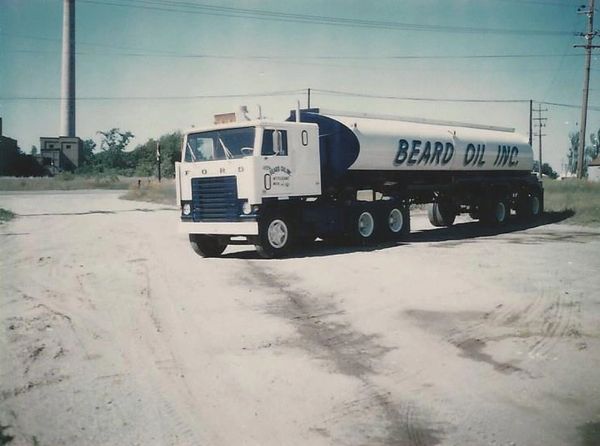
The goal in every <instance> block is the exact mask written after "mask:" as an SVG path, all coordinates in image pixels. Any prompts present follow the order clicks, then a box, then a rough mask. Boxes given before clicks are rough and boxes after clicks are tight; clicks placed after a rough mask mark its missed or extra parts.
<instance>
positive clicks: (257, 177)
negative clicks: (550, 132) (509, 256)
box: [176, 109, 543, 257]
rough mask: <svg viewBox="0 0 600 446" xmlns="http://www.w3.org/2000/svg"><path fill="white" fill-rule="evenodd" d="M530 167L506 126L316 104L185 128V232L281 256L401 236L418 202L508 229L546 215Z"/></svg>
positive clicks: (436, 213) (443, 215)
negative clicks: (326, 244)
mask: <svg viewBox="0 0 600 446" xmlns="http://www.w3.org/2000/svg"><path fill="white" fill-rule="evenodd" d="M532 167H533V152H532V149H531V146H530V145H529V144H528V142H527V139H526V138H524V137H522V136H519V135H517V134H515V133H514V130H513V129H508V128H502V127H492V126H483V125H475V124H464V123H456V122H447V121H430V120H424V119H414V118H398V117H391V116H374V115H364V114H351V113H336V112H327V111H324V110H319V109H305V110H301V111H300V110H296V111H292V112H291V113H290V116H289V118H288V119H287V120H286V121H284V122H277V121H267V120H257V121H237V120H236V121H234V122H228V123H224V124H218V125H215V126H214V127H211V128H206V129H200V130H198V129H193V130H192V131H190V132H188V133H186V134H185V137H184V143H183V149H182V162H181V163H179V164H177V166H176V184H177V196H178V201H179V203H180V205H181V225H180V227H181V229H182V230H183V231H184V232H186V233H187V234H189V238H190V243H191V245H192V248H193V249H194V250H195V251H196V252H197V253H199V254H200V255H203V256H218V255H220V254H221V253H222V252H223V251H224V249H225V248H226V246H227V245H228V244H239V243H247V244H254V245H256V247H257V250H258V252H259V253H260V254H261V255H262V256H264V257H277V256H281V255H283V254H285V253H286V252H287V251H288V250H289V249H290V248H292V247H293V246H294V245H297V244H301V243H305V242H310V241H313V240H314V239H315V238H317V237H319V238H322V239H332V240H343V241H345V242H349V241H350V242H354V243H359V244H367V243H371V242H374V241H377V240H379V241H382V240H391V241H394V240H401V239H402V238H404V237H405V236H406V235H407V234H408V233H409V232H410V213H409V206H410V205H411V204H428V205H429V207H428V214H429V219H430V221H431V223H432V224H433V225H434V226H450V225H452V224H453V222H454V220H455V218H456V216H457V215H458V214H460V213H463V212H467V213H469V214H470V215H471V217H473V218H475V219H479V220H480V221H482V222H483V223H485V224H493V225H503V224H505V223H506V221H507V220H508V218H509V216H510V214H511V211H514V212H515V214H516V217H518V218H521V219H532V218H535V217H537V216H539V215H540V213H541V212H542V208H543V189H542V185H541V183H540V182H539V181H538V180H537V178H536V177H535V176H534V175H532V173H531V170H532Z"/></svg>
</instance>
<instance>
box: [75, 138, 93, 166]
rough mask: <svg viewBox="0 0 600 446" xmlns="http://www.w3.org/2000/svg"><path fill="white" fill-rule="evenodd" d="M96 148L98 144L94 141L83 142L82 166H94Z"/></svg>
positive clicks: (85, 140)
mask: <svg viewBox="0 0 600 446" xmlns="http://www.w3.org/2000/svg"><path fill="white" fill-rule="evenodd" d="M95 148H96V143H95V142H94V140H93V139H91V138H88V139H84V140H83V147H82V150H81V162H80V163H79V165H80V166H86V165H90V164H93V162H94V149H95Z"/></svg>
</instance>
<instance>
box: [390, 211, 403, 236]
mask: <svg viewBox="0 0 600 446" xmlns="http://www.w3.org/2000/svg"><path fill="white" fill-rule="evenodd" d="M403 225H404V217H403V216H402V212H401V211H400V209H397V208H394V209H392V210H391V211H390V214H389V215H388V227H389V228H390V231H392V232H393V233H398V232H400V231H401V230H402V226H403Z"/></svg>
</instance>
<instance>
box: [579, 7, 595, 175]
mask: <svg viewBox="0 0 600 446" xmlns="http://www.w3.org/2000/svg"><path fill="white" fill-rule="evenodd" d="M588 2H589V3H588V9H587V10H583V9H582V8H579V9H578V10H577V13H578V14H586V15H587V17H588V24H587V32H585V33H582V34H581V36H582V37H583V38H584V39H585V40H586V42H585V45H575V48H585V71H584V78H583V99H582V103H581V126H580V128H579V151H578V153H577V155H578V156H577V178H580V179H581V178H583V162H584V159H585V132H586V125H587V109H588V96H589V89H590V65H591V61H592V50H593V49H594V48H600V45H594V44H593V42H594V37H595V36H597V35H598V32H597V31H594V3H595V0H588Z"/></svg>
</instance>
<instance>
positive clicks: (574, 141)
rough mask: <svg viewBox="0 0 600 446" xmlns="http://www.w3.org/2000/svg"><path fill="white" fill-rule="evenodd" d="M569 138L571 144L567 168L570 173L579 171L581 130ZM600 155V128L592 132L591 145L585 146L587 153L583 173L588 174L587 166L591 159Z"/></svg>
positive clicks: (568, 151)
mask: <svg viewBox="0 0 600 446" xmlns="http://www.w3.org/2000/svg"><path fill="white" fill-rule="evenodd" d="M569 140H570V142H571V146H570V147H569V149H568V150H567V161H568V166H567V169H568V171H569V173H573V174H574V173H576V172H577V163H578V162H579V158H578V154H579V132H572V133H570V134H569ZM598 155H600V129H598V131H596V132H595V133H591V134H590V145H586V146H585V155H584V159H583V174H584V175H587V166H588V164H589V163H590V161H591V160H593V159H595V158H597V157H598Z"/></svg>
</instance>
